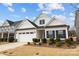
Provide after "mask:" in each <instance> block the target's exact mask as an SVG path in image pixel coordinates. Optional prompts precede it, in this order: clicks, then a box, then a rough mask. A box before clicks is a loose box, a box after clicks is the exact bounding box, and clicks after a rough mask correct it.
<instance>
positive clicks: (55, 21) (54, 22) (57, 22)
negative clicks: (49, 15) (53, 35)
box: [47, 19, 64, 26]
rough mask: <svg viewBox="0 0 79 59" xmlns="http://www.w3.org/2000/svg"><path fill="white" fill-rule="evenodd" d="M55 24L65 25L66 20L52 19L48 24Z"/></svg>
mask: <svg viewBox="0 0 79 59" xmlns="http://www.w3.org/2000/svg"><path fill="white" fill-rule="evenodd" d="M54 25H64V22H63V21H61V20H60V19H55V20H52V21H51V22H50V23H49V24H48V25H47V26H54Z"/></svg>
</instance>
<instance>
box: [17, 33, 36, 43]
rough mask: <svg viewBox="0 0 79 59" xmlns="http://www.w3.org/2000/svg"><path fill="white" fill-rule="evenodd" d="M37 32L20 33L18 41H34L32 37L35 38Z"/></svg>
mask: <svg viewBox="0 0 79 59" xmlns="http://www.w3.org/2000/svg"><path fill="white" fill-rule="evenodd" d="M35 37H36V35H35V33H30V32H29V33H25V34H19V35H18V42H32V39H33V38H35Z"/></svg>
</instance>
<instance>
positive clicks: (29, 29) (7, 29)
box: [0, 14, 69, 42]
mask: <svg viewBox="0 0 79 59" xmlns="http://www.w3.org/2000/svg"><path fill="white" fill-rule="evenodd" d="M68 30H69V26H68V25H66V24H64V23H63V22H62V21H61V20H60V19H59V18H57V17H56V16H54V17H53V18H51V17H50V16H48V15H46V14H40V15H39V16H38V17H37V18H36V19H35V20H34V21H33V22H32V21H30V20H28V19H24V20H21V21H15V22H13V21H10V20H6V21H5V22H4V23H3V24H2V26H0V38H15V39H17V41H18V42H32V39H33V38H39V39H43V38H55V39H56V38H57V37H59V36H60V38H61V40H65V39H67V38H68Z"/></svg>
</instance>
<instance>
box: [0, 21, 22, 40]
mask: <svg viewBox="0 0 79 59" xmlns="http://www.w3.org/2000/svg"><path fill="white" fill-rule="evenodd" d="M20 22H22V20H21V21H16V22H13V21H10V20H6V21H5V22H4V23H3V24H2V25H1V26H0V38H7V39H9V38H14V37H15V30H16V28H17V26H18V25H19V24H20Z"/></svg>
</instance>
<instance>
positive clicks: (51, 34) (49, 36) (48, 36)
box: [47, 31, 55, 38]
mask: <svg viewBox="0 0 79 59" xmlns="http://www.w3.org/2000/svg"><path fill="white" fill-rule="evenodd" d="M47 38H55V32H54V31H47Z"/></svg>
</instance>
